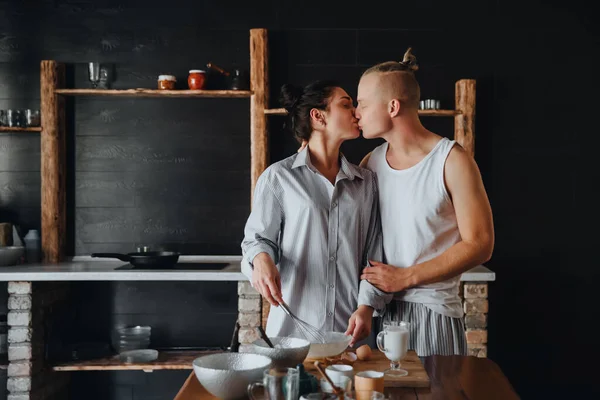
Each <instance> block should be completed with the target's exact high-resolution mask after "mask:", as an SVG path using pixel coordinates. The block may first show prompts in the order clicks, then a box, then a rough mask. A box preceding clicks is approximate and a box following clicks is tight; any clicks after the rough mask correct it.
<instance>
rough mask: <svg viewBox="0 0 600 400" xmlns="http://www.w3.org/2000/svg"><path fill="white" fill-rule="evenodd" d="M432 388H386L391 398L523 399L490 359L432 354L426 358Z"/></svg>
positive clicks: (407, 399)
mask: <svg viewBox="0 0 600 400" xmlns="http://www.w3.org/2000/svg"><path fill="white" fill-rule="evenodd" d="M425 370H426V371H427V374H428V375H429V379H430V381H431V386H430V387H429V388H414V389H413V388H387V389H386V394H387V395H389V397H390V400H417V399H418V400H423V399H426V400H430V399H435V400H438V399H439V400H442V399H443V400H459V399H460V400H479V399H485V400H496V399H497V400H512V399H520V397H519V395H517V393H516V392H515V391H514V389H513V387H512V385H511V384H510V382H509V381H508V379H507V378H506V376H504V373H503V372H502V370H501V369H500V367H498V364H496V363H495V362H493V361H492V360H490V359H488V358H477V357H471V356H431V357H426V358H425Z"/></svg>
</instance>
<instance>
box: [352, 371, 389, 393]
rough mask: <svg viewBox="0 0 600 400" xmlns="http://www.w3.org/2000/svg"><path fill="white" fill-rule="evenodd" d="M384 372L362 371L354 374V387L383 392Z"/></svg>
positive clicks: (359, 389) (358, 389) (357, 389)
mask: <svg viewBox="0 0 600 400" xmlns="http://www.w3.org/2000/svg"><path fill="white" fill-rule="evenodd" d="M383 387H384V374H383V372H379V371H362V372H358V373H356V375H355V376H354V389H355V390H356V391H361V390H376V391H378V392H382V393H383Z"/></svg>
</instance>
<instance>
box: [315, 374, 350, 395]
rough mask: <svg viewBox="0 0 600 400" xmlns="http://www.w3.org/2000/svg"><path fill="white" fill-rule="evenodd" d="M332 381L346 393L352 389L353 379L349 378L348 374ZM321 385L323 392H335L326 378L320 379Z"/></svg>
mask: <svg viewBox="0 0 600 400" xmlns="http://www.w3.org/2000/svg"><path fill="white" fill-rule="evenodd" d="M332 381H333V382H334V383H335V384H336V385H337V386H338V387H339V388H340V390H341V391H342V393H344V394H346V393H349V392H350V391H351V390H352V379H350V378H348V377H347V376H342V377H340V378H339V379H338V380H334V379H332ZM319 385H320V386H321V391H322V392H323V393H334V392H333V388H332V387H331V385H330V384H329V382H327V381H326V380H325V379H323V378H321V379H320V380H319ZM344 400H345V398H344Z"/></svg>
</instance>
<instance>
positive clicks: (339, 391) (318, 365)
mask: <svg viewBox="0 0 600 400" xmlns="http://www.w3.org/2000/svg"><path fill="white" fill-rule="evenodd" d="M315 367H316V368H317V371H319V373H320V374H321V375H322V376H323V378H325V380H326V381H327V382H328V383H329V384H330V385H331V389H332V390H333V393H334V394H337V396H338V399H339V400H343V399H344V391H343V390H342V389H341V388H339V387H337V386H336V385H335V384H334V383H333V381H332V380H331V378H330V377H329V375H327V374H326V373H325V371H324V370H323V367H321V362H320V361H318V360H317V361H315Z"/></svg>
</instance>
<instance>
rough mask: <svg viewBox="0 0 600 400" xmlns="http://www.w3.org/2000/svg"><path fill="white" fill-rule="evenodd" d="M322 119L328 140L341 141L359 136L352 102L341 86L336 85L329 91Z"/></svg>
mask: <svg viewBox="0 0 600 400" xmlns="http://www.w3.org/2000/svg"><path fill="white" fill-rule="evenodd" d="M324 120H325V126H324V134H325V135H326V137H327V138H328V139H330V140H339V141H340V142H343V141H344V140H350V139H356V138H357V137H359V136H360V130H359V129H358V119H357V118H356V116H355V115H354V103H353V102H352V98H351V97H350V96H349V95H348V93H346V91H345V90H344V89H342V88H339V87H336V88H335V89H334V90H333V92H332V93H331V97H330V100H329V107H328V108H327V111H326V112H324Z"/></svg>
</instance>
